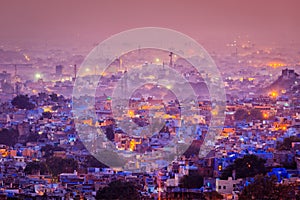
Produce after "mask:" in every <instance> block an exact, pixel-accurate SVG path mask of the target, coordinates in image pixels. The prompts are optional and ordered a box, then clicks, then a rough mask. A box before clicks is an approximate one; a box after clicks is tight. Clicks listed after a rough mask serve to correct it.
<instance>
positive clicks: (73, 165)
mask: <svg viewBox="0 0 300 200" xmlns="http://www.w3.org/2000/svg"><path fill="white" fill-rule="evenodd" d="M46 165H47V168H48V169H49V170H50V172H51V174H52V175H53V176H58V175H59V174H61V173H64V172H65V173H72V172H74V170H77V169H78V163H77V161H76V160H74V159H72V158H65V159H64V158H58V157H49V158H47V160H46Z"/></svg>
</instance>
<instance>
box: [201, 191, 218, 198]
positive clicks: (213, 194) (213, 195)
mask: <svg viewBox="0 0 300 200" xmlns="http://www.w3.org/2000/svg"><path fill="white" fill-rule="evenodd" d="M204 196H205V199H209V200H221V199H223V196H222V195H221V194H220V193H218V192H217V191H211V192H204Z"/></svg>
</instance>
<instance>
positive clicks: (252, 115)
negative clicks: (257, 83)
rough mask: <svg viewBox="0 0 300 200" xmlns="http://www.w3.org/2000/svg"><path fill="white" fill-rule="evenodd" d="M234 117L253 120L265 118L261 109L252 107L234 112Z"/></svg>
mask: <svg viewBox="0 0 300 200" xmlns="http://www.w3.org/2000/svg"><path fill="white" fill-rule="evenodd" d="M234 119H235V120H238V121H240V120H247V121H252V120H262V119H263V114H262V112H261V111H260V110H259V109H255V108H254V109H251V110H246V109H238V110H237V111H236V112H235V113H234Z"/></svg>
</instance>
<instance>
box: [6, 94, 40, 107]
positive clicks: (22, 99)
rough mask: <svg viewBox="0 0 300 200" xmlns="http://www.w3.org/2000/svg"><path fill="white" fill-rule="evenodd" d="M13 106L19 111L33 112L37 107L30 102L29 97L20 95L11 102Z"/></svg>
mask: <svg viewBox="0 0 300 200" xmlns="http://www.w3.org/2000/svg"><path fill="white" fill-rule="evenodd" d="M11 104H12V105H13V106H14V107H16V108H18V109H26V110H31V109H34V107H35V105H34V104H33V103H31V102H30V99H29V97H28V96H27V95H18V96H16V97H15V98H13V100H12V101H11Z"/></svg>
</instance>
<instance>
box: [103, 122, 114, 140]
mask: <svg viewBox="0 0 300 200" xmlns="http://www.w3.org/2000/svg"><path fill="white" fill-rule="evenodd" d="M105 135H106V137H107V139H109V140H110V141H113V140H114V137H115V133H114V129H113V127H112V126H108V127H106V129H105Z"/></svg>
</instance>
